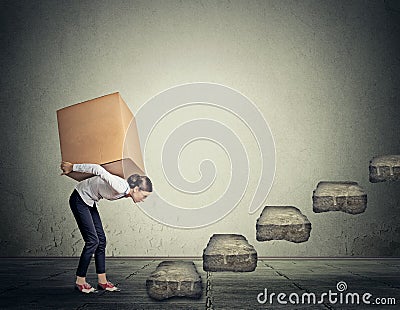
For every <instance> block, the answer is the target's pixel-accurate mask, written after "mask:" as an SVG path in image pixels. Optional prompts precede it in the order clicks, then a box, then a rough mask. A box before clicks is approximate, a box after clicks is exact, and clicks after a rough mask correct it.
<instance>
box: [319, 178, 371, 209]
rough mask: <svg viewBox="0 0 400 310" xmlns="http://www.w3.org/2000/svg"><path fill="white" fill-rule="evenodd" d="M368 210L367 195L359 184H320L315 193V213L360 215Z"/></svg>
mask: <svg viewBox="0 0 400 310" xmlns="http://www.w3.org/2000/svg"><path fill="white" fill-rule="evenodd" d="M366 208H367V194H366V193H365V191H364V190H363V189H362V188H361V187H360V186H359V185H358V183H357V182H319V183H318V185H317V188H316V189H315V190H314V193H313V210H314V212H317V213H319V212H327V211H342V212H345V213H350V214H358V213H362V212H364V211H365V209H366Z"/></svg>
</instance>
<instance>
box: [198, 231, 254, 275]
mask: <svg viewBox="0 0 400 310" xmlns="http://www.w3.org/2000/svg"><path fill="white" fill-rule="evenodd" d="M256 267H257V252H256V250H255V249H254V247H253V246H252V245H251V244H249V243H248V242H247V239H246V238H245V237H244V236H242V235H235V234H214V235H213V236H212V237H211V238H210V241H209V242H208V244H207V247H206V248H205V249H204V251H203V269H204V271H235V272H242V271H254V269H256Z"/></svg>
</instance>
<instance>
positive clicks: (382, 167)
mask: <svg viewBox="0 0 400 310" xmlns="http://www.w3.org/2000/svg"><path fill="white" fill-rule="evenodd" d="M399 180H400V155H382V156H376V157H374V158H372V159H371V161H370V162H369V181H370V182H371V183H377V182H385V181H399Z"/></svg>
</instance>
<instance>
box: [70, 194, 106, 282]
mask: <svg viewBox="0 0 400 310" xmlns="http://www.w3.org/2000/svg"><path fill="white" fill-rule="evenodd" d="M69 205H70V207H71V210H72V213H73V214H74V217H75V220H76V223H77V224H78V227H79V230H80V232H81V234H82V237H83V240H84V241H85V246H84V247H83V250H82V254H81V257H80V259H79V265H78V269H77V270H76V275H77V276H78V277H86V273H87V270H88V267H89V264H90V260H91V258H92V256H93V254H94V260H95V264H96V273H97V274H100V273H105V272H106V256H105V250H106V235H105V234H104V230H103V225H102V224H101V219H100V215H99V212H98V211H97V206H96V204H95V205H94V206H93V207H90V206H88V205H87V204H86V203H85V202H84V201H83V200H82V198H81V196H80V195H79V193H78V192H77V191H76V190H74V191H73V193H72V194H71V197H70V198H69Z"/></svg>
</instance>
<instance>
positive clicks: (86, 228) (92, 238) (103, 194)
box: [61, 161, 153, 293]
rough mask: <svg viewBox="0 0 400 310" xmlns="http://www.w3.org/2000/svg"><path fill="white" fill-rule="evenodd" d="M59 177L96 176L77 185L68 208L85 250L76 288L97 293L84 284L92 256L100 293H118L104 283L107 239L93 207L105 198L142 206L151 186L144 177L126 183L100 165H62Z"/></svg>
mask: <svg viewBox="0 0 400 310" xmlns="http://www.w3.org/2000/svg"><path fill="white" fill-rule="evenodd" d="M61 169H62V171H63V173H62V175H64V174H68V173H70V172H72V171H76V172H82V173H91V174H94V175H95V176H94V177H92V178H89V179H86V180H83V181H81V182H79V183H78V184H77V185H76V186H75V189H74V191H73V193H72V194H71V197H70V199H69V204H70V207H71V210H72V213H73V214H74V217H75V220H76V222H77V224H78V227H79V230H80V232H81V234H82V237H83V240H84V241H85V246H84V247H83V250H82V254H81V257H80V259H79V264H78V268H77V271H76V284H75V288H76V289H77V290H79V291H80V292H82V293H93V292H95V291H96V290H95V289H94V288H93V287H92V286H91V285H90V284H89V283H87V282H86V273H87V269H88V267H89V263H90V260H91V258H92V255H93V254H94V259H95V265H96V273H97V277H98V285H97V288H98V289H99V290H107V291H119V289H118V288H117V287H116V286H115V285H113V284H112V283H111V282H109V281H108V280H107V276H106V270H105V248H106V236H105V234H104V230H103V225H102V224H101V220H100V215H99V212H98V211H97V206H96V203H97V202H98V201H99V200H100V199H102V198H105V199H107V200H116V199H120V198H129V197H130V198H132V200H133V202H135V203H137V202H142V201H143V200H144V199H146V197H147V196H149V195H150V194H151V192H152V190H153V186H152V183H151V181H150V179H149V178H148V177H147V176H140V175H138V174H134V175H131V176H130V177H129V178H128V179H127V180H124V179H123V178H120V177H119V176H116V175H113V174H111V173H109V172H108V171H107V170H105V169H104V168H103V167H101V166H100V165H95V164H72V163H70V162H66V161H62V162H61Z"/></svg>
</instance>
